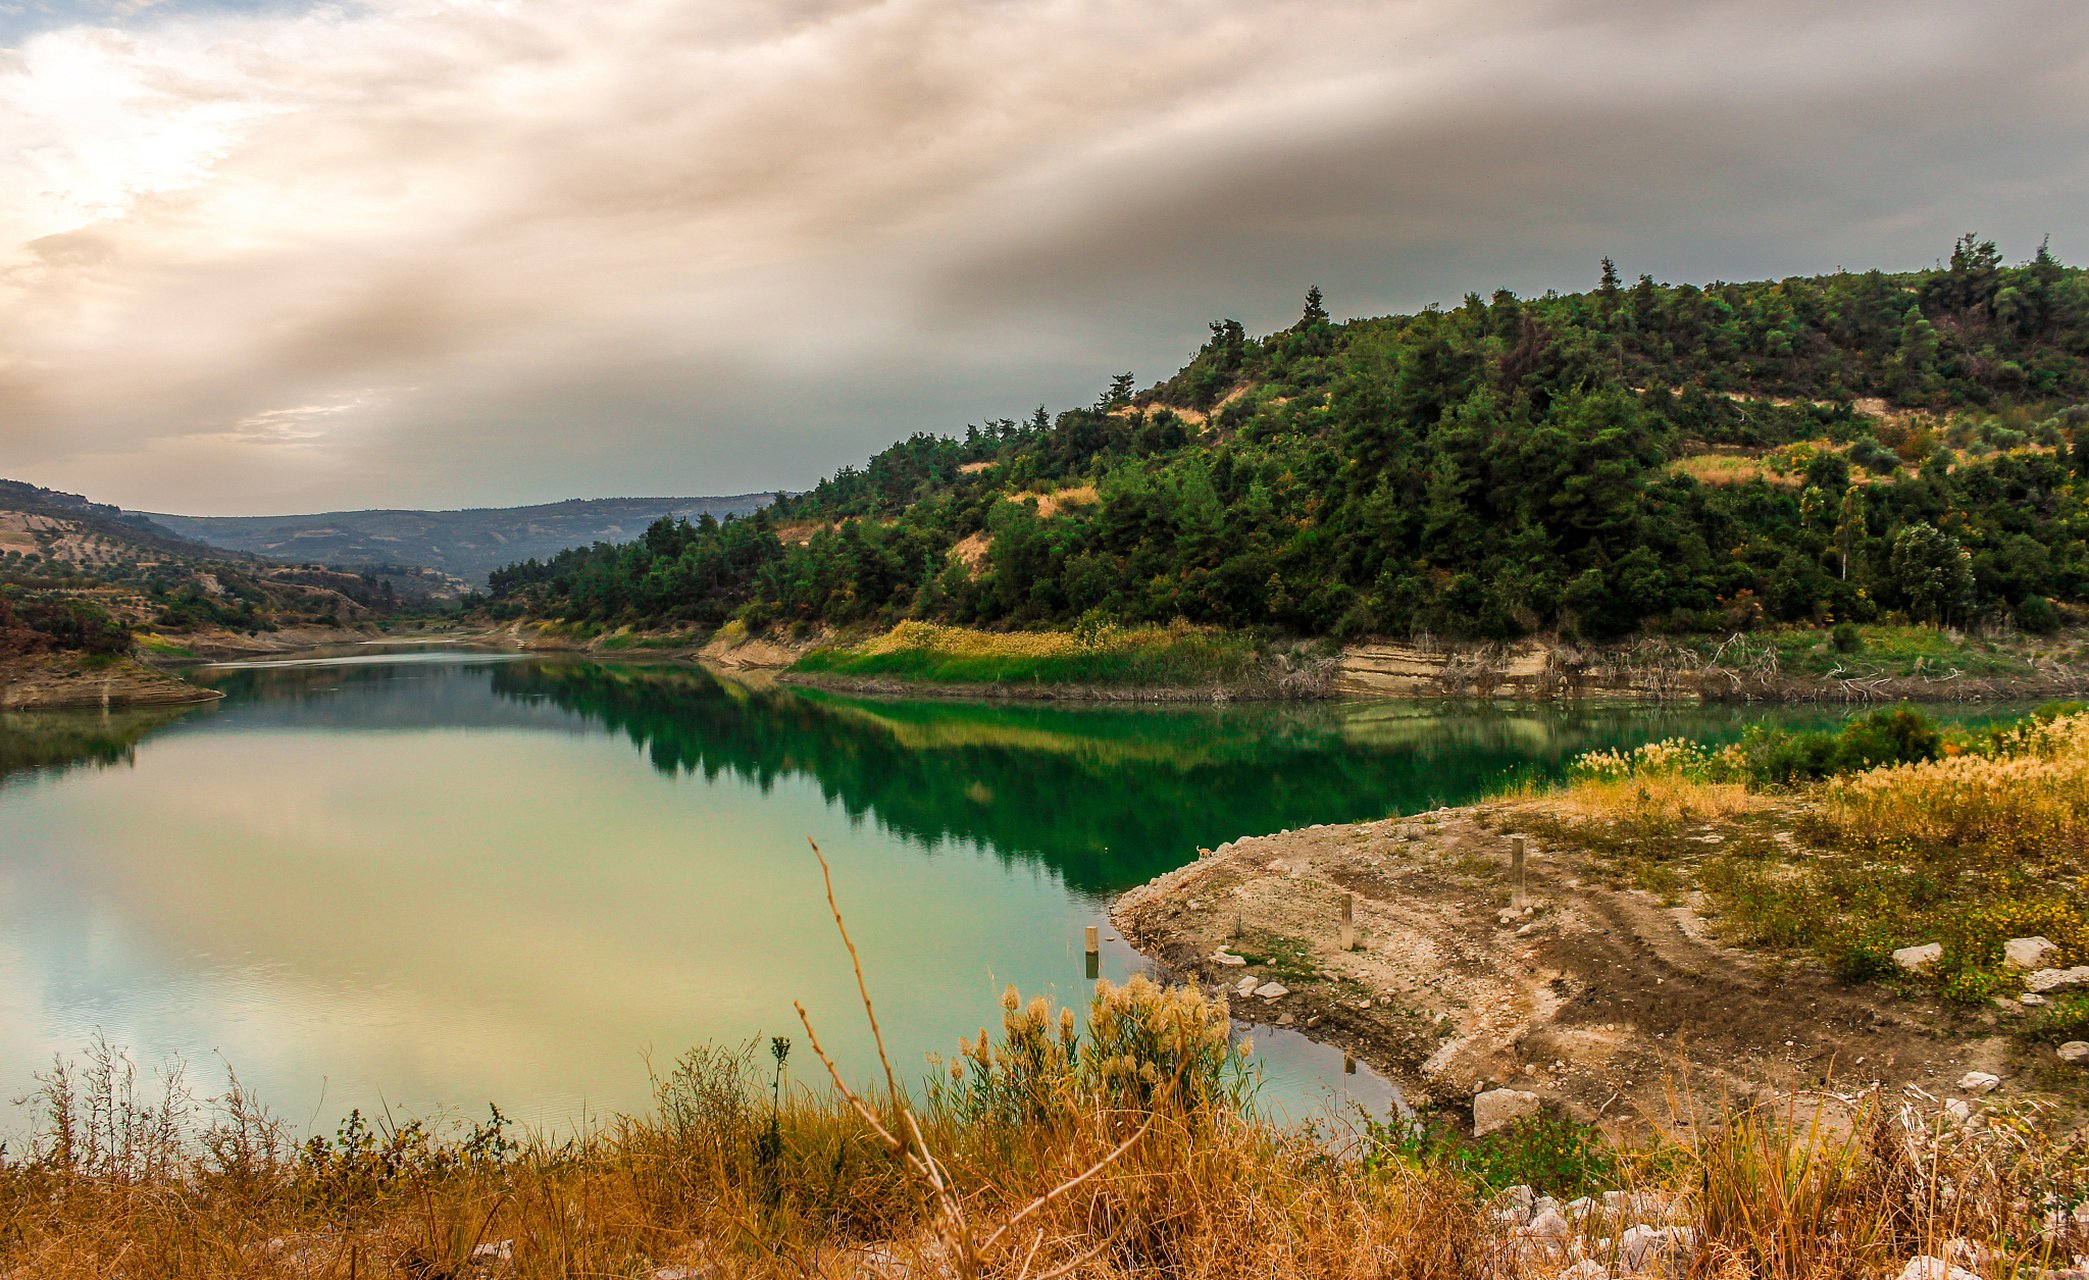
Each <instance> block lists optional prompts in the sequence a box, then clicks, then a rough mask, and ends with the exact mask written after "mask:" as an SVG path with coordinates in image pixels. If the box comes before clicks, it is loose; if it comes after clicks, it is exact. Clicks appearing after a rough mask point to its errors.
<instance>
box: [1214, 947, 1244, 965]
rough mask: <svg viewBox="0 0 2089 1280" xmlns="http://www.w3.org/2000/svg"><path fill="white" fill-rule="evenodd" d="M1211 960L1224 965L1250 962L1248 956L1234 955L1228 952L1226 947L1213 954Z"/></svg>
mask: <svg viewBox="0 0 2089 1280" xmlns="http://www.w3.org/2000/svg"><path fill="white" fill-rule="evenodd" d="M1211 958H1212V959H1213V960H1215V961H1217V962H1218V963H1219V964H1223V965H1237V964H1246V963H1247V962H1248V961H1247V957H1246V956H1237V955H1234V954H1233V953H1232V952H1230V951H1227V950H1226V949H1225V948H1224V947H1221V948H1219V949H1218V950H1217V951H1214V952H1212V953H1211Z"/></svg>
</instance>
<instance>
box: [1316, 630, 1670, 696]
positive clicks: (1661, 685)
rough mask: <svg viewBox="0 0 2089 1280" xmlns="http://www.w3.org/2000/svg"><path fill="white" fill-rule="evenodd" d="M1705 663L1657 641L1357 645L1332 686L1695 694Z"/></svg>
mask: <svg viewBox="0 0 2089 1280" xmlns="http://www.w3.org/2000/svg"><path fill="white" fill-rule="evenodd" d="M1702 684H1703V678H1702V668H1701V667H1700V665H1699V664H1698V663H1696V662H1694V661H1691V660H1689V659H1688V658H1687V657H1685V656H1684V655H1682V654H1679V653H1678V652H1677V651H1675V650H1674V649H1671V648H1669V647H1668V646H1666V645H1662V644H1659V643H1642V644H1639V645H1635V646H1633V647H1630V648H1618V649H1590V648H1582V647H1580V646H1577V645H1571V644H1556V643H1547V642H1544V641H1540V640H1524V641H1518V642H1516V643H1513V644H1443V643H1432V642H1429V641H1415V642H1410V643H1406V644H1359V645H1351V646H1349V647H1348V648H1346V649H1344V650H1343V651H1342V659H1341V668H1340V671H1339V672H1338V674H1337V675H1336V676H1335V678H1334V683H1333V685H1332V692H1333V693H1334V694H1335V695H1336V696H1338V697H1352V698H1510V699H1531V698H1538V699H1543V698H1590V697H1613V698H1693V699H1694V698H1697V697H1699V696H1700V695H1701V694H1703V693H1706V692H1711V691H1709V690H1706V689H1704V688H1703V687H1702Z"/></svg>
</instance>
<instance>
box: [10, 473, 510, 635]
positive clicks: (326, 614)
mask: <svg viewBox="0 0 2089 1280" xmlns="http://www.w3.org/2000/svg"><path fill="white" fill-rule="evenodd" d="M467 588H468V584H466V583H465V582H464V581H463V580H461V579H459V578H457V577H454V576H452V575H449V574H445V573H442V572H440V571H438V570H435V569H430V568H426V567H423V566H419V565H401V564H398V563H395V562H382V563H373V564H367V565H358V566H348V567H340V566H336V567H332V568H328V567H323V566H320V565H317V564H312V563H299V564H284V563H282V562H280V561H276V560H271V559H266V558H264V557H261V556H258V555H254V554H252V553H251V552H246V551H240V550H236V549H234V550H227V549H225V548H222V547H215V546H211V545H208V544H206V543H203V542H200V541H195V540H192V539H189V538H185V537H183V536H181V535H179V534H177V533H175V532H173V531H171V530H169V529H168V528H167V527H166V526H164V525H161V524H157V523H155V522H154V521H152V520H151V519H149V518H148V517H146V516H143V515H140V514H138V513H136V512H128V511H125V510H123V509H122V508H121V507H115V506H110V505H108V504H106V503H99V502H90V501H88V500H87V499H86V498H83V497H81V496H80V495H79V494H76V493H64V492H61V491H59V490H56V489H45V488H42V487H40V486H37V485H33V484H25V483H23V482H21V481H18V480H0V603H4V604H5V606H6V608H5V609H4V610H0V657H4V656H6V655H7V654H8V653H9V652H10V651H12V652H16V653H21V652H31V653H33V652H38V651H39V647H40V646H46V645H47V643H51V642H55V643H56V646H57V647H59V648H81V647H92V644H93V643H96V642H98V641H97V640H96V637H101V638H103V639H106V640H107V641H108V642H109V643H110V644H111V645H112V646H119V647H120V646H127V645H128V644H129V636H128V633H127V632H124V631H122V630H120V629H114V628H112V626H110V625H105V624H111V623H112V622H113V623H122V624H127V625H129V626H135V627H144V628H150V629H153V630H157V631H160V632H162V633H195V632H198V631H205V632H212V631H217V632H222V631H240V632H246V633H247V634H249V635H250V636H251V635H253V634H254V633H256V632H261V631H277V630H281V629H286V628H298V627H310V626H318V627H328V628H333V627H342V626H354V625H356V624H359V623H362V622H365V621H368V620H370V619H373V618H382V617H387V616H391V615H393V614H396V613H399V612H401V611H404V610H410V609H425V608H427V607H429V606H431V605H434V606H440V605H442V604H445V603H449V602H454V601H455V600H456V599H457V598H458V597H459V596H461V595H462V594H464V592H465V591H466V590H467ZM8 614H12V615H14V617H15V622H16V623H17V624H24V625H14V624H9V623H7V622H6V615H8ZM54 628H55V630H54ZM32 632H34V633H38V634H41V635H43V636H45V637H46V638H47V639H46V640H39V639H37V637H36V636H35V635H31V634H30V633H32ZM25 645H26V646H27V647H26V648H25Z"/></svg>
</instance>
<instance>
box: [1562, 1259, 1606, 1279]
mask: <svg viewBox="0 0 2089 1280" xmlns="http://www.w3.org/2000/svg"><path fill="white" fill-rule="evenodd" d="M1609 1276H1610V1268H1608V1267H1606V1266H1604V1265H1603V1264H1602V1263H1600V1262H1598V1261H1596V1260H1595V1259H1594V1258H1583V1259H1582V1260H1581V1261H1579V1262H1577V1263H1575V1264H1574V1265H1573V1266H1571V1267H1568V1268H1567V1269H1566V1270H1565V1271H1562V1272H1560V1273H1559V1280H1609Z"/></svg>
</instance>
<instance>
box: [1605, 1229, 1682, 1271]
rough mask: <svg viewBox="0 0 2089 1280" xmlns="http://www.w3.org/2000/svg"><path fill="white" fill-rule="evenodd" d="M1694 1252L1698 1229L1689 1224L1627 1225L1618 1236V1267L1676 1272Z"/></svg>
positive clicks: (1626, 1269)
mask: <svg viewBox="0 0 2089 1280" xmlns="http://www.w3.org/2000/svg"><path fill="white" fill-rule="evenodd" d="M1696 1252H1697V1232H1695V1231H1693V1230H1691V1229H1690V1228H1689V1227H1649V1226H1645V1225H1640V1226H1632V1227H1627V1228H1625V1231H1624V1234H1622V1235H1620V1236H1619V1237H1618V1270H1620V1271H1621V1272H1623V1273H1625V1274H1627V1275H1633V1274H1639V1273H1647V1274H1661V1275H1670V1276H1679V1275H1682V1274H1683V1273H1684V1272H1685V1271H1687V1270H1689V1269H1690V1258H1691V1255H1692V1254H1694V1253H1696Z"/></svg>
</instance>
